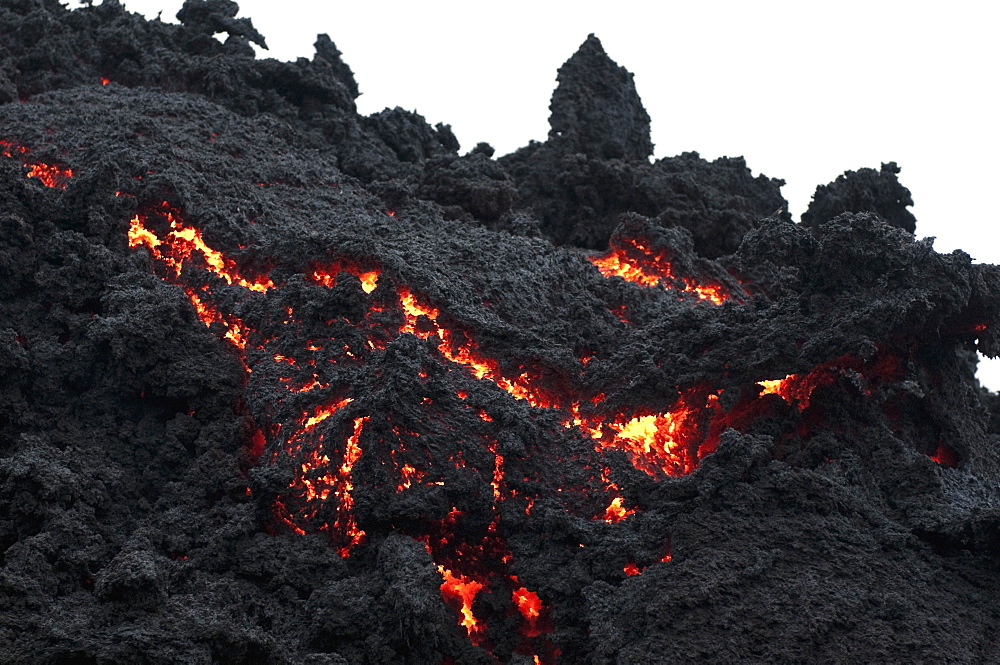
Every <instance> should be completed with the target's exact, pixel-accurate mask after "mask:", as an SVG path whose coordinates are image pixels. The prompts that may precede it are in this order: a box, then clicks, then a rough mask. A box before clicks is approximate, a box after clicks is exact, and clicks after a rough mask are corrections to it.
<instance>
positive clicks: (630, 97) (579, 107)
mask: <svg viewBox="0 0 1000 665" xmlns="http://www.w3.org/2000/svg"><path fill="white" fill-rule="evenodd" d="M556 78H557V79H558V80H559V85H558V86H557V87H556V90H555V92H553V93H552V103H551V104H550V105H549V109H550V110H551V111H552V115H550V116H549V125H550V126H551V129H550V130H549V141H550V142H551V143H552V144H553V145H554V146H555V147H557V149H558V150H559V151H560V152H565V153H573V152H579V153H582V154H584V155H587V156H588V157H596V158H599V159H626V160H629V161H638V160H642V159H646V158H648V157H650V156H651V155H652V154H653V143H652V141H651V140H650V138H649V115H648V114H647V113H646V109H644V108H643V107H642V100H640V99H639V93H637V92H636V90H635V83H634V82H633V81H632V74H631V72H629V71H627V70H626V69H625V68H624V67H619V66H618V65H617V64H616V63H615V61H614V60H612V59H611V58H609V57H608V54H607V53H605V52H604V47H603V46H601V40H599V39H598V38H597V37H595V36H594V35H590V36H588V37H587V41H585V42H584V43H583V44H582V45H581V46H580V48H579V50H577V52H576V53H574V54H573V57H571V58H570V59H569V60H567V61H566V62H565V63H564V64H563V66H562V67H560V68H559V75H558V76H557V77H556Z"/></svg>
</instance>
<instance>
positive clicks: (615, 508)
mask: <svg viewBox="0 0 1000 665" xmlns="http://www.w3.org/2000/svg"><path fill="white" fill-rule="evenodd" d="M624 502H625V499H623V498H622V497H620V496H616V497H615V498H614V499H612V500H611V504H610V505H609V506H608V508H607V510H605V511H604V518H603V519H604V521H605V522H610V523H611V524H617V523H618V522H621V521H622V520H623V519H625V518H626V517H628V516H629V515H634V514H635V510H634V509H632V508H625V507H624V506H623V505H622V504H623V503H624Z"/></svg>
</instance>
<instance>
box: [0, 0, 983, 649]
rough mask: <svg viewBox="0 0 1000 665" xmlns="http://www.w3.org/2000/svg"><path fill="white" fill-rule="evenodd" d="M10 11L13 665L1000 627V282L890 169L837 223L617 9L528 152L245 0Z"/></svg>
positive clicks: (810, 638) (869, 637)
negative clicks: (665, 72)
mask: <svg viewBox="0 0 1000 665" xmlns="http://www.w3.org/2000/svg"><path fill="white" fill-rule="evenodd" d="M8 4H9V3H8ZM15 4H17V5H18V6H17V7H13V6H12V7H2V8H0V28H2V29H0V51H2V52H3V53H6V54H13V55H11V57H9V58H7V59H6V60H4V59H3V58H0V115H2V116H3V118H4V122H5V125H4V126H5V134H4V136H5V137H6V138H5V139H4V140H3V141H0V162H2V164H0V166H3V171H4V173H5V174H6V175H7V176H8V180H10V181H11V182H9V183H7V184H6V185H7V186H6V188H5V189H4V190H3V192H2V194H3V197H4V202H5V203H4V210H3V211H0V226H2V229H0V230H2V234H0V236H2V237H0V272H3V275H4V279H2V280H0V286H2V287H3V288H4V289H5V294H4V298H2V299H0V311H2V313H3V315H4V317H5V318H4V324H3V325H2V326H0V377H2V378H3V380H2V381H0V402H2V404H3V407H4V408H2V409H0V568H2V570H3V574H2V575H0V579H2V583H0V588H2V590H3V592H4V602H5V603H7V604H8V605H9V608H8V609H9V610H10V611H9V612H7V613H6V616H7V618H6V619H5V621H4V622H0V623H2V624H3V625H2V626H0V628H2V629H3V630H4V631H5V635H9V636H11V639H10V640H8V641H7V642H6V643H5V644H4V645H0V661H2V662H7V661H10V662H29V661H31V659H32V658H36V657H37V654H46V657H47V658H50V659H51V660H53V661H54V662H56V661H57V662H66V663H68V662H87V663H90V662H138V661H141V660H142V659H144V658H148V657H149V656H148V654H150V653H157V654H160V655H161V657H162V659H163V660H164V661H170V662H187V661H188V660H192V659H195V660H198V659H201V660H205V659H209V660H213V661H220V662H221V661H227V662H233V663H236V662H240V663H244V662H247V663H249V662H254V663H264V662H267V663H272V662H273V663H276V664H277V663H285V662H296V663H297V662H307V663H308V662H337V663H339V662H371V663H389V662H391V663H396V662H398V663H405V664H416V663H420V664H423V663H434V664H436V663H467V662H494V661H495V662H534V663H535V664H536V665H555V664H556V663H560V662H562V663H581V665H596V664H597V663H610V662H642V661H644V660H650V659H653V660H656V659H657V658H666V659H672V660H677V661H686V660H699V659H700V660H706V661H711V662H729V661H732V660H747V659H750V660H754V659H758V660H767V661H775V662H793V661H795V660H796V658H801V654H802V653H811V654H812V653H815V654H817V655H816V657H817V658H818V659H821V660H830V661H831V662H839V661H842V660H845V659H851V658H853V659H856V660H857V659H860V660H875V661H877V660H879V659H883V660H884V654H885V653H889V652H891V653H920V654H927V655H928V656H927V657H928V658H932V659H933V658H935V657H937V658H938V659H941V658H945V659H947V658H953V659H955V660H960V661H962V662H966V661H976V660H977V659H979V660H984V661H988V662H994V661H997V660H1000V654H998V651H997V649H996V648H995V647H994V646H993V645H992V643H991V641H990V636H991V635H992V633H993V630H994V626H993V624H994V623H995V621H994V618H995V616H996V615H997V613H998V612H1000V607H998V605H997V602H996V601H995V598H997V597H1000V594H996V593H990V591H995V590H997V589H1000V580H998V579H997V575H996V574H995V571H994V570H993V569H994V568H995V566H993V559H995V558H996V556H997V553H998V552H1000V547H998V545H997V542H996V540H997V539H996V538H995V532H996V525H997V521H998V518H997V510H996V506H997V505H1000V493H998V492H997V491H996V483H995V482H993V481H994V476H995V475H996V473H995V471H996V469H997V468H998V462H997V456H996V450H994V448H995V446H994V445H993V444H994V443H995V439H996V436H997V432H996V429H997V427H996V424H997V423H1000V417H998V416H997V413H1000V402H998V401H997V400H996V398H995V396H993V397H991V396H989V395H986V394H985V392H984V391H981V390H980V389H979V388H978V386H977V385H975V382H974V378H973V377H974V357H975V356H974V353H973V352H974V350H975V349H978V350H980V351H982V352H984V353H988V354H989V353H996V352H997V350H998V349H1000V346H998V340H997V339H996V331H997V329H998V327H997V319H998V317H1000V296H997V294H998V293H1000V271H997V270H995V268H993V267H991V266H982V265H975V264H971V263H970V262H969V261H968V260H967V257H965V256H964V255H962V254H961V253H958V252H956V253H953V254H950V255H941V254H937V253H936V252H934V251H933V249H932V247H931V246H930V244H929V243H928V242H920V241H917V240H916V239H915V238H913V237H912V236H911V235H910V233H912V231H913V219H912V216H910V215H909V213H908V212H907V211H905V208H906V206H907V205H908V204H909V202H910V199H909V193H908V191H907V190H905V188H902V186H901V185H900V184H899V182H898V180H897V179H896V174H898V173H899V169H898V168H897V167H895V165H893V164H888V165H883V169H882V171H881V172H879V173H876V172H874V171H872V170H870V169H869V170H865V169H862V170H861V171H858V172H856V173H854V174H853V175H852V174H848V175H847V176H846V177H845V178H843V179H838V182H837V183H834V185H832V186H830V187H825V188H820V189H819V190H817V196H816V201H814V205H812V206H810V215H811V217H810V220H807V221H806V224H805V225H799V224H794V223H793V222H792V221H791V219H790V217H789V216H788V215H787V213H783V212H781V210H782V208H783V206H785V203H784V201H783V199H781V196H780V192H779V188H780V181H778V180H773V179H769V178H765V177H763V176H759V177H754V176H753V175H752V174H751V172H750V170H749V168H748V167H747V165H746V163H745V162H744V161H743V160H742V159H729V158H723V159H720V160H716V161H714V162H709V161H706V160H703V159H701V158H700V156H698V155H697V154H695V153H687V154H685V155H681V156H679V157H676V158H664V159H661V160H656V161H655V162H652V161H651V160H650V159H649V157H650V155H651V154H652V142H651V140H650V136H649V118H648V115H647V114H646V113H645V110H644V109H643V108H642V105H641V102H640V101H639V97H638V92H637V91H636V89H635V86H634V84H633V81H632V77H631V75H630V74H629V73H628V72H627V71H626V70H624V69H623V68H621V67H619V66H618V65H617V64H616V63H614V62H613V61H611V59H610V58H609V57H608V56H607V54H606V53H604V51H603V48H602V47H601V45H600V42H599V41H598V40H597V39H596V37H593V36H592V37H590V38H588V40H587V41H586V42H585V43H584V45H583V46H582V47H581V49H580V52H579V53H578V54H577V55H576V56H574V57H573V58H571V60H570V61H569V62H567V64H566V65H565V66H564V67H563V68H561V69H560V73H559V88H558V89H557V92H556V94H554V95H553V103H552V108H551V110H552V119H551V125H552V132H551V133H550V135H549V139H548V140H547V141H546V142H545V143H533V144H532V145H529V146H527V147H526V148H524V149H522V150H520V151H517V152H516V153H513V154H511V155H508V156H507V157H503V158H500V159H497V160H493V159H492V154H493V150H492V148H490V147H489V146H488V145H486V144H481V145H479V146H477V147H476V148H475V149H473V150H472V151H471V152H468V153H466V154H461V152H460V147H459V146H458V144H457V141H455V138H454V136H453V135H452V133H451V130H450V128H448V127H447V126H446V125H438V126H437V127H432V126H430V125H428V124H427V123H426V122H425V121H424V119H423V118H421V117H420V116H419V115H417V114H415V113H410V112H407V111H404V110H402V109H395V110H391V111H385V112H382V113H378V114H374V115H372V116H368V117H362V116H359V115H358V114H357V112H356V106H355V102H354V100H355V99H356V97H357V94H358V88H357V85H356V83H355V82H354V80H353V74H352V73H351V71H350V69H349V68H348V67H347V66H346V64H344V62H343V61H342V60H341V58H340V55H341V54H340V52H339V51H337V49H336V47H335V46H334V45H333V43H332V42H331V41H330V40H329V38H328V37H325V36H321V37H320V39H319V40H318V41H317V43H316V55H315V57H314V58H313V59H312V60H311V61H310V60H307V59H305V58H303V59H300V60H298V61H296V62H294V63H280V62H277V61H273V60H258V59H256V58H254V57H253V53H252V49H251V48H250V46H249V42H251V41H252V42H257V43H262V42H263V38H262V37H261V36H260V35H259V34H258V33H257V32H256V31H255V30H254V29H253V27H252V25H251V24H250V22H249V20H247V19H237V18H236V17H235V15H236V7H235V4H234V3H226V2H221V3H220V2H202V1H200V0H189V1H188V2H185V8H184V10H183V12H182V15H181V19H182V24H181V25H172V24H167V23H163V22H158V21H154V22H145V21H143V20H142V19H140V18H138V17H136V16H134V15H130V14H128V13H127V12H126V11H125V10H124V9H123V8H122V7H121V6H120V5H118V4H117V3H104V5H102V6H100V7H83V8H80V9H79V10H77V11H75V12H69V11H67V10H65V9H63V8H61V7H60V6H59V3H51V2H48V3H46V2H26V3H25V2H21V3H15ZM85 4H86V3H85ZM39 26H43V27H44V28H45V29H44V30H41V31H40V28H39ZM221 33H228V38H226V39H225V43H220V42H219V41H218V40H216V39H214V38H213V35H217V34H221ZM53 36H54V37H53ZM53 38H55V39H57V40H58V44H54V43H53V41H52V40H53ZM36 42H37V44H36ZM122 45H125V47H126V48H124V50H123V46H122ZM56 46H58V48H56ZM137 54H141V58H140V57H139V56H138V55H137ZM5 62H6V63H8V65H9V64H10V63H14V64H15V65H16V67H13V66H8V65H5V64H4V63H5ZM92 63H98V64H92ZM98 65H99V67H98ZM112 80H113V81H114V82H115V84H114V85H110V82H111V81H112ZM81 118H87V119H88V120H87V122H81V121H80V119H81ZM8 128H9V129H8ZM28 137H31V139H30V142H29V138H28ZM57 138H58V140H56V139H57ZM29 145H30V147H29ZM55 155H58V156H59V157H58V158H57V157H55ZM105 156H110V157H108V158H105ZM4 160H6V161H4ZM140 173H141V174H143V175H137V174H140ZM154 174H155V177H150V176H153V175H154ZM36 183H38V184H41V185H42V187H44V188H46V189H43V188H42V187H38V186H37V185H36ZM61 190H67V191H66V192H65V193H63V192H62V191H61ZM112 194H113V195H114V196H112ZM775 210H779V212H777V213H773V214H772V211H775ZM813 213H815V215H813ZM879 216H881V217H882V218H883V219H881V220H880V219H879ZM813 218H814V219H813ZM250 219H253V220H254V221H249V220H250ZM883 220H887V221H888V222H889V224H888V225H887V224H885V223H883ZM243 243H246V244H243ZM146 259H148V261H147V260H146ZM151 275H153V276H155V277H151ZM624 282H628V283H627V284H626V283H624ZM751 289H752V290H753V293H752V297H751V293H750V290H751ZM181 294H183V297H181ZM188 303H189V304H190V307H188ZM609 311H610V312H612V313H614V314H615V316H616V317H618V320H616V319H615V318H613V317H610V316H608V312H609ZM622 322H624V323H625V325H622ZM989 418H993V421H989V420H988V419H989ZM67 524H69V525H72V528H71V529H68V528H67V526H66V525H67ZM762 534H763V535H764V537H762ZM873 544H874V545H875V546H873ZM914 571H917V574H914ZM815 580H821V581H822V584H817V583H815ZM969 580H974V581H975V582H976V584H975V585H973V584H970V583H969ZM219 589H225V593H224V594H221V595H220V593H219ZM705 589H711V593H710V594H709V595H708V596H707V597H706V596H705ZM871 589H878V590H879V593H877V594H874V595H872V594H871ZM866 594H867V595H866ZM859 598H860V599H861V600H862V601H863V602H858V599H859ZM928 598H930V599H933V602H932V603H928V601H927V599H928ZM734 599H736V600H734ZM179 602H180V603H182V604H183V605H184V606H185V607H190V610H189V611H185V612H176V611H174V610H175V609H176V608H177V607H178V603H179ZM761 608H764V609H763V610H762V609H761ZM956 608H958V609H956ZM734 616H735V617H739V620H738V623H737V624H734V623H733V619H732V617H734ZM845 616H850V617H852V621H850V622H846V623H845V622H844V621H843V620H842V619H843V617H845ZM803 617H805V618H807V619H808V620H807V621H803ZM53 626H54V627H55V628H59V627H60V626H62V627H63V628H65V627H66V626H72V627H73V630H64V629H59V630H56V629H55V628H53ZM776 626H777V628H776ZM830 626H836V627H837V630H835V631H832V632H831V631H830ZM871 626H877V627H879V629H878V630H875V631H872V630H870V628H871ZM734 627H735V629H734ZM942 627H943V628H942ZM8 644H14V646H13V647H9V648H8ZM664 644H669V649H668V650H666V651H664V647H663V645H664ZM26 654H30V655H26ZM941 654H944V655H941Z"/></svg>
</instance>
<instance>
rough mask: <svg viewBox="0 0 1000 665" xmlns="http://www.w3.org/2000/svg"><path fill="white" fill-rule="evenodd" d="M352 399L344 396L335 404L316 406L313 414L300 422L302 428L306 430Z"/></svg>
mask: <svg viewBox="0 0 1000 665" xmlns="http://www.w3.org/2000/svg"><path fill="white" fill-rule="evenodd" d="M353 401H354V400H353V399H352V398H350V397H346V398H344V399H342V400H340V401H339V402H337V403H335V404H325V405H323V406H319V407H317V408H316V410H315V411H314V412H313V415H311V416H309V417H308V418H306V419H305V421H304V422H303V423H302V429H303V430H304V431H307V432H308V431H309V430H311V429H313V428H315V427H316V425H318V424H320V423H321V422H323V421H324V420H326V419H327V418H329V417H330V416H332V415H333V414H335V413H336V412H337V411H340V410H341V409H342V408H344V407H345V406H347V405H348V404H350V403H351V402H353Z"/></svg>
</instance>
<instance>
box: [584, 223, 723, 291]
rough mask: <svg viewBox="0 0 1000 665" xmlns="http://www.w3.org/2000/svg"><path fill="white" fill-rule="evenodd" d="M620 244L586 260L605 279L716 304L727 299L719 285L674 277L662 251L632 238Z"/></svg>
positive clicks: (668, 261) (664, 252)
mask: <svg viewBox="0 0 1000 665" xmlns="http://www.w3.org/2000/svg"><path fill="white" fill-rule="evenodd" d="M621 244H622V246H621V247H612V248H611V249H610V250H608V253H607V254H605V255H603V256H595V257H589V258H588V260H589V261H590V262H591V263H593V264H594V266H596V267H597V269H598V270H599V271H600V272H601V274H602V275H604V276H605V277H621V278H622V279H624V280H625V281H627V282H632V283H634V284H639V285H640V286H645V287H654V286H662V287H663V288H666V289H671V288H676V289H678V290H680V291H686V292H689V293H694V294H695V295H697V296H698V298H699V299H700V300H708V301H710V302H713V303H715V304H716V305H721V304H722V303H724V302H725V301H726V300H727V299H728V298H729V294H728V293H726V290H725V287H723V286H722V285H721V284H713V283H698V282H696V281H695V280H694V279H693V278H690V277H679V276H677V275H675V274H674V269H673V266H672V265H671V263H670V260H669V259H668V258H667V256H668V255H667V251H666V250H659V251H658V252H654V251H652V250H650V249H648V248H647V247H646V246H645V245H642V244H641V243H639V241H637V240H635V239H632V238H627V239H625V240H623V241H621Z"/></svg>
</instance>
